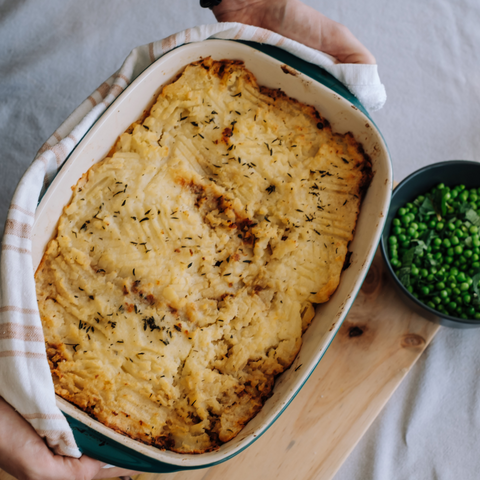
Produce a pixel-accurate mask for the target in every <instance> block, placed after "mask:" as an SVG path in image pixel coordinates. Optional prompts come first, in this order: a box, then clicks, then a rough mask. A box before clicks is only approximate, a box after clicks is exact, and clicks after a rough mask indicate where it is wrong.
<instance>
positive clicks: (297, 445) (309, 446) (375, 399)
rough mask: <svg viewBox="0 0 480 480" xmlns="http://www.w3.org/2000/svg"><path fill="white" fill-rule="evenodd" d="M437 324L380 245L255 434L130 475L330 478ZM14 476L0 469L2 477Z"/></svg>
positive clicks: (178, 479) (190, 479)
mask: <svg viewBox="0 0 480 480" xmlns="http://www.w3.org/2000/svg"><path fill="white" fill-rule="evenodd" d="M438 328H439V327H438V326H437V325H435V324H433V323H431V322H428V321H427V320H425V319H423V318H422V317H420V316H418V315H417V314H415V313H413V312H412V311H411V310H409V309H408V307H406V306H405V305H404V304H403V302H402V300H401V299H400V298H399V297H398V296H397V293H396V291H395V290H394V288H393V284H392V281H391V280H390V278H388V274H387V272H386V270H385V268H384V264H383V260H382V258H381V256H380V253H379V252H377V255H376V257H375V260H374V262H373V264H372V266H371V268H370V271H369V273H368V275H367V278H366V280H365V282H364V284H363V286H362V289H361V291H360V294H359V295H358V297H357V299H356V300H355V303H354V305H353V307H352V309H351V311H350V313H349V315H348V316H347V318H346V319H345V321H344V323H343V325H342V327H341V329H340V330H339V332H338V333H337V336H336V337H335V339H334V341H333V342H332V344H331V346H330V348H329V349H328V351H327V353H326V354H325V356H324V358H323V359H322V361H321V362H320V364H319V365H318V367H317V368H316V370H315V371H314V372H313V374H312V376H311V377H310V379H309V380H308V382H307V383H306V384H305V386H304V387H303V389H302V390H301V392H300V393H299V394H298V395H297V397H296V398H295V400H294V401H293V402H292V403H291V404H290V406H289V407H288V408H287V409H286V410H285V412H284V413H283V414H282V416H281V417H280V418H279V419H278V420H277V421H276V422H275V424H274V425H273V426H272V427H271V428H270V429H269V430H268V431H267V432H266V433H265V434H264V435H263V436H262V437H261V438H260V439H259V440H257V441H256V442H255V443H254V444H253V445H251V446H250V447H249V448H248V449H247V450H245V451H244V452H242V453H241V454H239V455H237V456H236V457H235V458H233V459H231V460H229V461H228V462H225V463H223V464H220V465H217V466H215V467H211V468H208V469H202V470H194V471H189V472H178V473H171V474H163V475H159V474H151V473H145V474H141V475H137V476H135V477H134V478H135V480H224V479H226V478H228V479H229V480H244V479H246V478H248V479H249V480H269V479H273V478H275V479H278V480H283V479H285V480H309V479H314V478H315V479H320V478H321V479H322V480H328V479H330V478H332V477H333V476H334V475H335V473H336V472H337V470H338V469H339V468H340V466H341V465H342V463H343V462H344V461H345V459H346V458H347V456H348V455H349V453H350V452H351V451H352V449H353V448H354V447H355V445H356V444H357V443H358V441H359V440H360V438H361V437H362V436H363V434H364V433H365V432H366V430H367V429H368V427H369V426H370V425H371V423H372V422H373V420H374V419H375V418H376V416H377V415H378V413H379V412H380V411H381V409H382V408H383V406H384V405H385V403H386V402H387V401H388V399H389V398H390V397H391V395H392V394H393V392H394V391H395V389H396V388H397V387H398V385H399V384H400V383H401V381H402V379H403V378H404V377H405V375H406V374H407V373H408V371H409V370H410V368H411V367H412V365H413V364H414V363H415V361H416V360H417V359H418V358H419V356H420V355H421V354H422V352H423V350H424V349H425V347H426V346H427V345H428V344H429V342H430V341H431V339H432V338H433V336H434V335H435V333H436V332H437V330H438ZM306 335H308V331H307V333H306ZM2 473H3V475H2ZM12 478H13V477H10V476H7V474H5V473H4V472H1V471H0V480H11V479H12Z"/></svg>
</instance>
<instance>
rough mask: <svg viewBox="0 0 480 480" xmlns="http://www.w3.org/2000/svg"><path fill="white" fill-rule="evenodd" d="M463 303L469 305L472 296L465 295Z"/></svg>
mask: <svg viewBox="0 0 480 480" xmlns="http://www.w3.org/2000/svg"><path fill="white" fill-rule="evenodd" d="M462 299H463V303H470V302H471V301H472V296H471V295H469V294H468V293H466V294H465V295H464V296H463V297H462Z"/></svg>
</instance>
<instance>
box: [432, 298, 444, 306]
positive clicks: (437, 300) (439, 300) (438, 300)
mask: <svg viewBox="0 0 480 480" xmlns="http://www.w3.org/2000/svg"><path fill="white" fill-rule="evenodd" d="M432 302H433V303H435V304H436V305H438V304H439V303H441V302H442V299H441V298H440V297H433V298H432Z"/></svg>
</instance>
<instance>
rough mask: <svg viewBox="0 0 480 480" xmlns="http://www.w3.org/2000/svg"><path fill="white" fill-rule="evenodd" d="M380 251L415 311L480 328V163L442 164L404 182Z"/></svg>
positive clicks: (394, 199)
mask: <svg viewBox="0 0 480 480" xmlns="http://www.w3.org/2000/svg"><path fill="white" fill-rule="evenodd" d="M381 250H382V254H383V257H384V259H385V261H386V264H387V268H388V270H389V272H390V274H391V275H392V277H393V279H394V283H395V285H396V286H397V287H398V289H399V291H400V292H401V293H402V294H403V295H404V298H405V300H406V301H407V303H409V305H410V306H411V307H412V309H413V310H415V311H417V312H418V313H419V314H420V315H422V316H424V317H425V318H427V319H429V320H431V321H434V322H436V323H439V324H441V325H444V326H447V327H454V328H470V327H480V163H477V162H472V161H466V160H451V161H447V162H440V163H435V164H433V165H428V166H427V167H424V168H422V169H420V170H417V171H416V172H414V173H412V174H411V175H410V176H408V177H407V178H405V179H404V180H403V181H402V182H401V183H400V184H399V185H398V186H397V188H396V189H395V190H394V192H393V195H392V201H391V204H390V210H389V213H388V216H387V221H386V224H385V229H384V231H383V234H382V239H381Z"/></svg>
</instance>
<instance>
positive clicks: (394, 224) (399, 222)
mask: <svg viewBox="0 0 480 480" xmlns="http://www.w3.org/2000/svg"><path fill="white" fill-rule="evenodd" d="M401 224H402V222H401V221H400V220H399V219H398V218H394V219H393V220H392V225H393V226H394V227H399V226H400V225H401Z"/></svg>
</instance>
